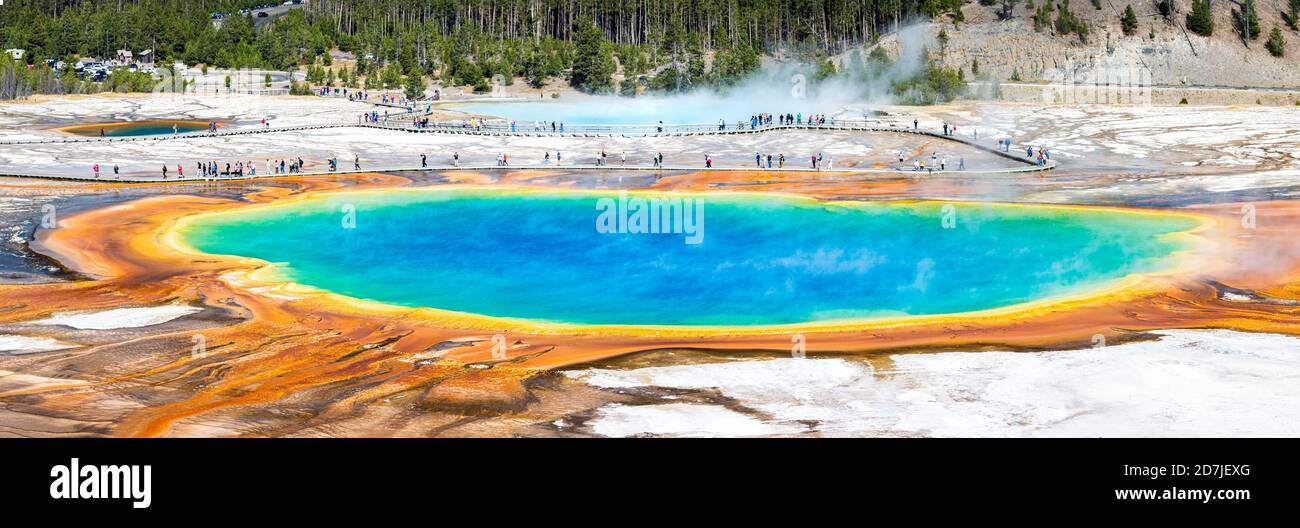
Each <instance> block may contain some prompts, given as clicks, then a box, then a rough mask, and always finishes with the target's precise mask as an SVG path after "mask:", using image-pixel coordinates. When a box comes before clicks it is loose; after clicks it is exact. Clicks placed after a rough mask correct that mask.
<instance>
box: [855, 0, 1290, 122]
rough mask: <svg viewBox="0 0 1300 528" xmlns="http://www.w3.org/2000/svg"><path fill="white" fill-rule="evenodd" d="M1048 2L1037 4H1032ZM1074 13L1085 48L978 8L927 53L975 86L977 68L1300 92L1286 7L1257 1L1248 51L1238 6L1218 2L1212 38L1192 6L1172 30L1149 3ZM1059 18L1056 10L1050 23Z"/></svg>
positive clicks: (934, 32)
mask: <svg viewBox="0 0 1300 528" xmlns="http://www.w3.org/2000/svg"><path fill="white" fill-rule="evenodd" d="M1041 3H1042V2H1041V1H1038V2H1034V5H1035V6H1037V5H1039V4H1041ZM1057 4H1058V5H1059V2H1057ZM1069 4H1070V11H1071V12H1072V13H1074V14H1075V15H1077V16H1078V17H1079V18H1080V19H1081V20H1083V21H1084V22H1085V23H1087V24H1088V27H1089V33H1088V38H1087V42H1086V43H1085V42H1081V41H1080V38H1079V37H1078V36H1077V35H1075V34H1069V35H1057V34H1056V33H1055V31H1054V30H1053V29H1051V28H1050V27H1049V28H1044V29H1043V30H1041V31H1039V30H1036V29H1034V22H1033V18H1032V17H1033V13H1034V11H1033V9H1032V8H1030V7H1028V6H1027V5H1026V3H1025V2H1021V3H1020V4H1018V5H1017V7H1016V8H1015V15H1014V17H1013V18H1011V19H1010V20H1000V19H999V17H998V15H997V10H998V9H999V8H998V7H997V6H988V7H986V6H982V5H979V4H978V3H976V2H971V3H968V4H967V5H966V6H965V8H964V9H963V13H964V16H965V21H964V22H962V23H960V24H953V23H952V22H951V19H950V18H946V17H945V18H944V19H943V22H939V23H929V24H926V27H925V31H926V33H927V34H928V36H929V38H930V42H929V43H928V46H929V47H930V48H931V51H932V52H938V51H940V48H942V52H941V53H934V56H935V57H936V58H940V59H941V60H942V62H943V63H944V64H946V65H948V66H950V67H960V68H961V69H962V70H963V73H964V74H965V75H966V77H967V79H968V80H973V79H975V78H976V75H974V72H972V63H973V62H974V61H978V62H979V72H980V73H981V74H986V75H988V76H990V77H992V78H996V79H998V80H1000V81H1002V82H1003V83H1007V82H1008V81H1009V80H1011V78H1012V76H1013V75H1012V74H1013V73H1016V72H1018V73H1019V74H1020V78H1021V79H1022V80H1024V81H1026V82H1039V81H1048V82H1059V81H1061V80H1062V79H1070V78H1077V79H1079V80H1083V79H1090V78H1092V76H1103V78H1104V76H1105V75H1107V74H1112V75H1113V73H1112V72H1113V71H1114V70H1118V69H1120V68H1126V67H1137V68H1144V69H1146V70H1147V71H1149V76H1150V82H1151V83H1152V84H1154V85H1156V86H1168V87H1179V86H1198V87H1231V88H1270V89H1293V88H1296V87H1297V86H1300V33H1297V32H1296V31H1293V30H1291V29H1289V27H1288V26H1287V25H1286V23H1285V21H1284V20H1283V18H1282V14H1283V13H1284V12H1285V11H1286V2H1285V0H1259V1H1258V2H1257V5H1258V10H1259V18H1260V26H1261V35H1260V37H1259V38H1257V39H1255V40H1252V41H1251V42H1250V47H1249V48H1247V47H1246V46H1245V45H1244V44H1243V43H1242V40H1241V38H1240V37H1239V36H1238V34H1237V32H1236V31H1235V30H1234V29H1233V26H1232V14H1231V10H1232V9H1235V8H1236V7H1237V5H1236V3H1234V2H1216V3H1214V6H1213V11H1214V18H1215V30H1214V34H1213V35H1212V36H1210V37H1202V36H1200V35H1197V34H1195V33H1191V32H1189V31H1185V30H1184V26H1185V20H1186V13H1187V12H1188V11H1189V10H1190V9H1191V2H1190V0H1174V4H1175V5H1176V6H1177V12H1176V13H1175V14H1174V15H1173V16H1172V18H1171V20H1170V21H1168V22H1166V21H1165V20H1164V19H1163V18H1161V17H1160V16H1159V15H1158V14H1156V12H1155V8H1154V5H1152V4H1151V3H1149V2H1128V1H1127V0H1102V2H1101V6H1102V9H1100V10H1098V9H1096V8H1095V7H1093V5H1092V3H1091V2H1089V1H1084V0H1071V1H1070V2H1069ZM1130 4H1131V5H1132V6H1133V9H1134V11H1135V12H1136V14H1137V17H1138V28H1137V31H1136V33H1135V34H1134V35H1132V36H1125V35H1124V33H1123V31H1122V29H1121V27H1120V17H1121V16H1122V13H1123V9H1124V8H1125V7H1126V6H1128V5H1130ZM1055 15H1056V12H1055V11H1054V12H1053V17H1052V19H1053V20H1055ZM1274 26H1276V27H1278V28H1280V29H1281V30H1282V33H1283V36H1284V37H1285V38H1286V39H1287V41H1288V42H1287V45H1286V49H1287V52H1286V54H1285V55H1284V56H1283V57H1274V56H1272V55H1270V54H1269V52H1268V51H1267V50H1266V49H1265V48H1264V41H1265V39H1266V38H1267V35H1268V32H1269V31H1271V30H1272V28H1273V27H1274ZM941 29H942V30H943V31H944V32H945V33H946V34H947V37H948V42H947V44H946V45H944V44H941V43H940V42H939V40H938V38H937V37H938V33H939V31H940V30H941ZM880 45H881V46H883V47H884V48H885V49H886V50H887V51H889V52H890V53H891V54H892V55H894V56H897V54H898V51H899V48H900V47H901V42H900V39H899V37H898V34H893V35H889V36H886V37H885V38H883V39H882V41H881V43H880ZM1013 93H1015V92H1014V91H1013ZM1174 102H1177V99H1175V100H1174ZM1203 102H1205V103H1225V102H1236V101H1228V100H1206V101H1203ZM1250 102H1254V101H1253V100H1252V101H1250ZM1265 103H1266V104H1267V102H1265ZM1193 104H1195V103H1193Z"/></svg>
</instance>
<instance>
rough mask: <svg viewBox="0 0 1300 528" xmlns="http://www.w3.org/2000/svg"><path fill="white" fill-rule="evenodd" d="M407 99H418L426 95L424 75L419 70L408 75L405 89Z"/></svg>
mask: <svg viewBox="0 0 1300 528" xmlns="http://www.w3.org/2000/svg"><path fill="white" fill-rule="evenodd" d="M403 91H404V92H405V93H406V98H407V99H418V98H419V97H420V96H422V95H424V77H423V76H421V75H420V74H419V73H418V72H417V73H413V74H411V75H407V76H406V86H405V88H404V90H403Z"/></svg>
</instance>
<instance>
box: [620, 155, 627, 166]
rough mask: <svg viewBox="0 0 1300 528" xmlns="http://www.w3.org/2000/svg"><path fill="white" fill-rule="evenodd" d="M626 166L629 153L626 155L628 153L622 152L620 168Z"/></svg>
mask: <svg viewBox="0 0 1300 528" xmlns="http://www.w3.org/2000/svg"><path fill="white" fill-rule="evenodd" d="M625 165H627V153H626V152H620V153H619V154H618V166H620V167H622V166H625Z"/></svg>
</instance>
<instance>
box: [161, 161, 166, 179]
mask: <svg viewBox="0 0 1300 528" xmlns="http://www.w3.org/2000/svg"><path fill="white" fill-rule="evenodd" d="M162 172H163V179H164V180H165V179H167V164H166V163H164V164H163V168H162Z"/></svg>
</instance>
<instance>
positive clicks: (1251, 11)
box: [1232, 0, 1260, 40]
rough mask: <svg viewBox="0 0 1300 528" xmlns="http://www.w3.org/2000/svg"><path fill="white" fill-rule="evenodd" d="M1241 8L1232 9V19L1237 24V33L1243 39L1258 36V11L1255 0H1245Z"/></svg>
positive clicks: (1252, 38) (1253, 38)
mask: <svg viewBox="0 0 1300 528" xmlns="http://www.w3.org/2000/svg"><path fill="white" fill-rule="evenodd" d="M1242 6H1243V7H1242V9H1240V10H1233V12H1232V21H1233V24H1235V25H1236V26H1237V34H1238V35H1241V38H1242V39H1244V40H1255V39H1257V38H1259V32H1260V30H1259V13H1258V12H1257V11H1256V9H1255V0H1245V1H1244V2H1243V3H1242Z"/></svg>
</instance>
